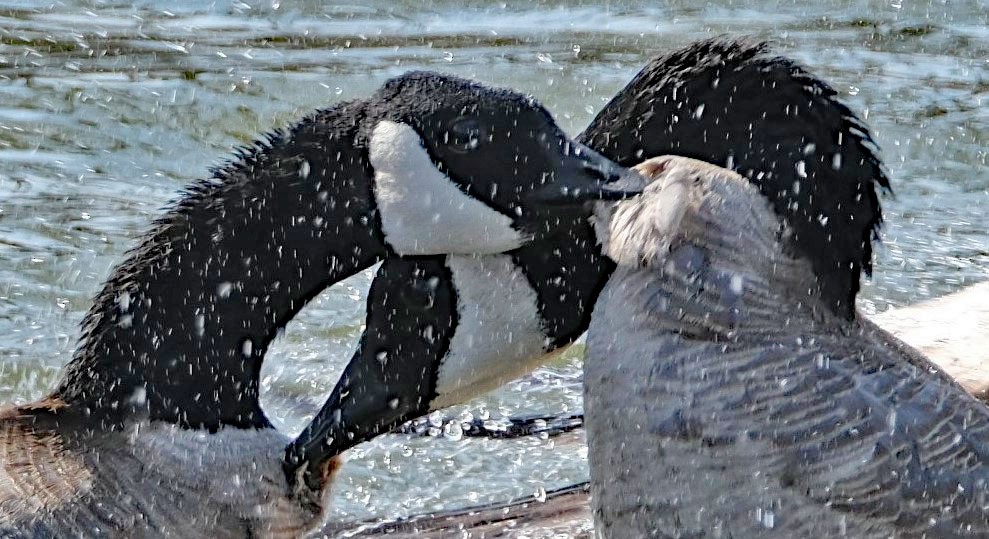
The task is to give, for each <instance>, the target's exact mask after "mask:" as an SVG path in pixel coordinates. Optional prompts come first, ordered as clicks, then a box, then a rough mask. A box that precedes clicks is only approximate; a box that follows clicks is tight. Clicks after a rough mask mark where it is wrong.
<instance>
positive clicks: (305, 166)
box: [299, 159, 309, 180]
mask: <svg viewBox="0 0 989 539" xmlns="http://www.w3.org/2000/svg"><path fill="white" fill-rule="evenodd" d="M299 177H300V178H302V179H303V180H304V179H306V178H308V177H309V161H306V160H305V159H303V160H302V164H300V165H299Z"/></svg>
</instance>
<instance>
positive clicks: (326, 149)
mask: <svg viewBox="0 0 989 539" xmlns="http://www.w3.org/2000/svg"><path fill="white" fill-rule="evenodd" d="M520 163H522V164H524V165H525V166H520ZM621 172H622V169H620V168H618V167H616V166H615V165H613V164H612V163H610V162H609V161H608V160H606V159H604V158H602V157H600V156H598V155H597V154H595V153H594V152H592V151H590V150H587V149H586V148H583V147H581V146H580V145H579V144H576V143H573V142H572V141H570V140H569V139H567V138H566V137H565V136H564V135H563V133H562V131H561V130H560V129H559V128H558V127H557V126H556V124H555V123H554V122H553V120H552V118H551V117H550V116H549V114H548V113H547V112H546V111H545V109H543V108H542V107H541V106H539V105H538V104H537V103H535V102H534V101H532V100H531V99H528V98H526V97H524V96H521V95H519V94H516V93H513V92H509V91H502V90H493V89H489V88H486V87H483V86H480V85H478V84H474V83H471V82H468V81H465V80H462V79H458V78H453V77H446V76H442V75H437V74H433V73H410V74H407V75H404V76H401V77H397V78H395V79H392V80H390V81H388V82H387V83H386V84H385V85H384V86H383V87H382V88H381V90H379V91H378V92H377V93H376V94H375V95H374V96H372V97H371V98H370V99H368V100H365V101H355V102H349V103H344V104H340V105H337V106H335V107H333V108H330V109H327V110H323V111H319V112H317V113H315V114H313V115H311V116H309V117H307V118H305V119H304V120H302V121H301V122H300V123H298V124H297V125H295V126H294V127H292V128H291V129H289V130H287V131H285V132H278V133H275V134H273V135H270V136H269V137H268V139H267V140H266V141H264V142H261V143H258V144H257V146H255V147H254V148H251V149H248V150H244V151H243V152H242V153H241V155H240V156H239V157H238V158H237V159H236V160H235V161H233V162H231V163H228V164H226V165H224V166H222V167H220V168H219V169H217V170H216V171H215V172H214V174H213V177H212V178H210V179H208V180H206V181H203V182H201V183H198V184H196V185H193V186H192V187H190V188H189V189H188V191H187V192H186V193H185V195H184V196H183V197H182V198H181V199H180V200H179V201H178V202H176V203H175V204H174V206H173V207H172V208H171V209H169V210H168V211H167V212H166V213H165V215H164V216H162V217H161V218H159V219H158V220H157V221H156V223H155V225H154V226H153V228H152V229H151V230H150V231H149V233H148V234H147V235H146V236H145V237H144V238H143V240H142V241H141V243H140V245H139V246H138V247H137V248H135V249H134V250H132V251H131V252H130V253H129V255H128V257H127V259H126V260H125V261H124V262H123V263H122V264H121V265H120V266H118V267H117V268H116V269H115V270H114V271H113V273H112V274H111V276H110V277H109V279H108V280H107V283H106V285H105V286H104V288H103V290H102V291H101V292H100V293H99V294H98V296H97V298H96V300H95V303H94V305H93V307H92V309H91V310H90V311H89V313H88V315H87V316H86V318H85V320H84V322H83V337H82V339H81V342H80V344H79V347H78V349H77V350H76V352H75V354H74V356H73V358H72V360H71V362H70V363H69V364H68V366H67V367H66V369H65V372H64V374H63V377H62V379H61V382H60V383H59V385H58V387H57V388H56V389H55V390H54V392H53V393H52V394H51V395H50V396H49V397H47V398H45V399H42V400H41V401H39V402H36V403H32V404H28V405H23V406H17V407H13V408H9V409H6V410H4V411H3V412H0V448H2V452H3V454H4V455H5V456H4V458H3V462H2V465H0V536H3V537H67V536H89V535H100V536H115V537H120V536H126V537H135V536H137V537H142V536H143V537H149V536H175V537H245V536H252V537H253V536H281V535H289V536H294V535H296V534H298V533H299V532H300V530H304V529H305V528H306V527H308V526H310V525H312V524H315V523H317V522H318V520H317V518H318V516H319V515H318V513H319V511H320V506H321V502H320V500H321V496H322V493H323V491H324V488H325V486H326V482H327V481H328V474H329V473H330V472H331V471H332V467H333V463H334V461H333V460H332V459H331V458H330V457H332V455H328V456H327V457H326V458H323V459H320V460H319V461H318V462H314V463H313V467H312V471H313V472H314V474H313V475H312V480H311V481H310V482H309V483H306V484H299V483H296V484H294V485H293V486H291V487H290V482H289V481H288V479H290V478H287V477H286V476H285V475H284V472H283V456H284V448H285V446H286V444H287V443H288V440H287V439H286V438H285V437H283V436H281V435H280V434H278V433H277V432H276V431H275V429H274V428H273V427H272V425H271V423H269V421H268V419H267V418H266V417H265V415H264V412H263V411H262V410H261V407H260V404H259V402H258V388H259V382H258V376H259V371H260V369H261V362H262V360H263V358H264V354H265V351H266V350H267V349H268V346H269V344H270V342H271V341H272V339H273V338H274V337H275V335H276V333H277V332H278V330H279V328H281V327H282V326H283V325H284V324H285V323H286V322H288V320H290V319H291V318H292V317H293V316H294V315H295V314H296V313H297V312H298V310H299V309H301V308H302V307H303V306H304V305H305V304H306V302H307V301H308V300H309V299H311V298H312V297H313V296H315V295H316V294H317V293H318V292H319V291H320V290H322V289H323V288H325V287H326V286H328V285H330V284H332V283H333V282H336V281H338V280H340V279H342V278H344V277H346V276H348V275H351V274H353V273H354V272H356V271H359V270H361V269H363V268H366V267H368V266H370V265H371V264H373V263H374V262H376V261H378V260H379V259H380V258H382V257H384V256H386V255H388V254H399V255H402V254H423V253H426V254H428V253H430V252H433V251H436V250H439V251H442V252H448V251H451V250H453V251H455V250H457V249H459V248H469V249H470V250H471V251H472V252H473V251H477V250H480V251H485V250H489V251H500V250H504V249H508V248H514V247H517V246H518V245H521V244H522V243H524V242H526V241H530V240H531V239H533V238H539V237H541V236H542V235H544V234H547V233H549V232H551V231H552V229H553V227H554V226H556V223H557V220H558V218H557V215H558V214H561V215H564V216H566V215H567V214H568V212H569V211H570V210H569V209H568V206H570V205H573V204H575V203H579V202H580V201H582V200H585V199H588V198H616V197H619V198H620V197H621V196H623V194H622V193H620V192H611V191H608V190H607V189H606V188H605V187H603V186H604V184H605V183H606V182H608V181H610V180H613V179H616V178H618V177H619V176H620V175H621ZM509 180H511V181H512V182H513V188H512V189H498V188H497V186H499V185H504V182H506V181H509ZM467 239H469V240H470V241H471V242H472V243H471V244H470V245H469V246H467V247H465V245H464V243H463V242H464V241H466V240H467ZM428 284H429V282H428V280H427V281H426V285H427V286H428ZM419 292H421V294H420V295H419V296H417V299H428V297H429V296H430V295H431V294H433V293H434V292H433V291H432V290H431V289H429V288H428V287H427V288H425V289H422V290H419ZM425 305H426V303H423V304H421V305H420V307H422V306H425ZM424 342H427V343H428V342H429V339H426V340H425V341H424ZM291 479H294V478H291ZM293 482H294V481H293ZM307 485H309V486H312V488H307Z"/></svg>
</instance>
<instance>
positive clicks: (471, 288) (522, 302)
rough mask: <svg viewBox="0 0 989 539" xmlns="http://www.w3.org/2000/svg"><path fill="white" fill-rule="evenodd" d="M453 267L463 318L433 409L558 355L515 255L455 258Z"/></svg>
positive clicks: (440, 375) (445, 361)
mask: <svg viewBox="0 0 989 539" xmlns="http://www.w3.org/2000/svg"><path fill="white" fill-rule="evenodd" d="M447 266H448V267H449V268H450V271H451V273H452V274H453V284H454V286H455V287H456V290H457V313H458V316H459V320H458V323H457V328H456V330H455V332H454V334H453V338H452V339H451V341H450V349H449V351H448V352H447V355H446V357H444V358H443V362H442V363H441V364H440V367H439V372H438V375H437V381H436V394H437V397H436V399H434V400H433V402H432V403H430V404H431V407H433V408H443V407H445V406H451V405H453V404H458V403H461V402H464V401H467V400H469V399H471V398H473V397H475V396H478V395H480V394H482V393H486V392H488V391H490V390H492V389H494V388H496V387H499V386H501V385H504V384H505V382H508V381H510V380H514V379H516V378H518V377H520V376H522V375H524V374H526V373H528V372H530V371H532V370H533V369H535V368H536V367H538V366H539V365H541V364H543V363H545V362H546V361H547V360H548V359H549V358H550V357H551V356H552V355H555V353H556V351H554V353H553V354H546V335H545V333H544V331H543V327H542V319H541V317H540V316H539V310H538V308H537V303H536V292H535V291H534V290H533V289H532V287H531V286H529V282H528V281H527V280H526V278H525V275H523V274H522V272H521V271H520V270H519V269H518V267H517V266H516V265H515V264H514V263H513V262H512V258H511V257H510V256H508V255H487V256H450V257H447Z"/></svg>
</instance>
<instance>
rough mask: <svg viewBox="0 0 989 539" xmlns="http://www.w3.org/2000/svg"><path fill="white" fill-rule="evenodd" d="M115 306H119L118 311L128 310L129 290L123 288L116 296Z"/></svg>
mask: <svg viewBox="0 0 989 539" xmlns="http://www.w3.org/2000/svg"><path fill="white" fill-rule="evenodd" d="M117 307H119V308H120V312H127V311H128V310H130V292H128V291H126V290H124V291H123V292H121V293H120V294H119V295H118V296H117Z"/></svg>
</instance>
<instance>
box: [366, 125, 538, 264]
mask: <svg viewBox="0 0 989 539" xmlns="http://www.w3.org/2000/svg"><path fill="white" fill-rule="evenodd" d="M369 158H370V161H371V166H372V167H373V168H374V200H375V203H376V204H377V206H378V213H379V215H380V218H381V229H382V231H383V232H384V235H385V241H386V242H387V243H388V245H390V246H391V248H392V249H394V250H395V252H396V253H398V254H400V255H434V254H445V253H501V252H505V251H510V250H512V249H515V248H518V247H519V246H521V245H522V244H523V243H525V240H526V239H527V237H526V236H525V235H524V234H522V233H521V232H519V231H518V230H515V229H514V228H513V227H512V219H511V218H510V217H508V216H506V215H503V214H501V213H499V212H497V211H495V210H493V209H492V208H490V207H489V206H487V205H485V204H484V203H483V202H481V201H479V200H477V199H476V198H473V197H471V196H469V195H467V194H466V193H464V192H463V191H462V190H461V189H460V188H458V187H457V185H456V184H455V183H454V182H453V181H452V180H451V179H450V178H449V177H447V176H446V175H445V174H443V173H442V172H440V171H439V170H438V169H437V168H436V166H435V164H434V163H433V161H432V159H430V157H429V154H428V153H427V152H426V149H425V148H424V147H423V145H422V141H421V140H420V138H419V135H418V134H417V133H416V132H415V130H414V129H412V127H410V126H408V125H405V124H401V123H395V122H389V121H382V122H380V123H379V124H378V125H377V126H376V127H375V128H374V131H373V133H372V134H371V141H370V150H369Z"/></svg>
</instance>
